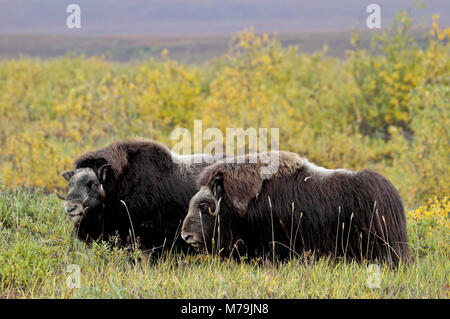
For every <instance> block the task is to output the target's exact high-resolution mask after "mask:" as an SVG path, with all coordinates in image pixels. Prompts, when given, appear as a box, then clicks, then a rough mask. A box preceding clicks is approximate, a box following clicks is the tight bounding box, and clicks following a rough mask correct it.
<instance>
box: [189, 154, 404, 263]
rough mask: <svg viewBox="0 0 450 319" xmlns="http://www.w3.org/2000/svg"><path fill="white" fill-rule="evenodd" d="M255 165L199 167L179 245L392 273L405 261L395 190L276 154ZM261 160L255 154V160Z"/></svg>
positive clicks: (370, 175) (382, 181) (377, 178)
mask: <svg viewBox="0 0 450 319" xmlns="http://www.w3.org/2000/svg"><path fill="white" fill-rule="evenodd" d="M278 156H279V166H278V170H277V171H276V172H275V173H274V174H272V175H262V174H261V168H262V167H263V166H264V164H263V163H262V161H260V160H258V161H256V163H249V161H246V162H245V163H240V164H236V163H226V162H225V161H219V162H217V163H214V164H212V165H210V166H208V167H206V168H205V169H204V170H203V171H202V173H201V174H200V176H199V178H198V179H197V189H198V192H197V193H196V195H195V196H194V197H192V199H191V200H190V203H189V210H188V214H187V216H186V218H185V219H184V221H183V226H182V232H181V236H182V238H183V239H184V240H185V241H186V242H187V243H189V244H191V245H193V246H195V247H201V248H203V249H208V251H216V252H220V253H221V254H222V255H223V256H230V257H231V256H234V257H238V256H241V255H242V254H246V255H247V256H248V257H250V258H252V257H272V255H273V256H276V257H277V259H280V260H283V259H286V258H288V257H289V256H293V255H294V254H295V255H297V254H301V253H303V252H308V253H314V255H315V256H322V255H331V256H334V257H345V258H348V259H353V260H357V261H361V260H370V261H378V262H380V263H384V262H386V263H388V264H391V265H396V264H398V262H399V261H400V260H404V261H406V260H407V259H408V257H409V250H408V238H407V234H406V223H405V214H404V208H403V204H402V201H401V199H400V196H399V194H398V192H397V190H396V189H395V187H394V186H393V185H392V184H391V183H390V182H389V181H388V180H387V179H386V178H385V177H383V176H382V175H380V174H378V173H377V172H375V171H373V170H370V169H363V170H361V171H350V170H346V169H335V170H332V169H325V168H322V167H318V166H316V165H314V164H313V163H311V162H309V161H308V160H306V159H303V158H300V157H299V156H298V155H296V154H294V153H290V152H279V153H278ZM260 157H261V154H260Z"/></svg>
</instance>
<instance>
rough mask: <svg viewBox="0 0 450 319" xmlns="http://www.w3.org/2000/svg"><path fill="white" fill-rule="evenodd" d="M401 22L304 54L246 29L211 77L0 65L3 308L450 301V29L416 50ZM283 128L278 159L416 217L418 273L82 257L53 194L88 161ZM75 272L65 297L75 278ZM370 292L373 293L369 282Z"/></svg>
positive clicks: (86, 250) (73, 61)
mask: <svg viewBox="0 0 450 319" xmlns="http://www.w3.org/2000/svg"><path fill="white" fill-rule="evenodd" d="M411 24H412V22H411V19H410V18H409V17H408V16H407V15H406V14H405V13H401V14H399V15H398V17H397V19H396V20H395V22H394V24H393V26H392V28H391V30H390V31H389V32H381V33H374V35H373V38H372V42H371V46H370V48H369V49H361V48H360V47H359V46H358V43H359V38H358V34H357V33H355V34H354V35H353V37H352V38H351V39H349V40H350V41H351V43H352V47H353V48H352V50H349V51H348V52H347V57H346V58H345V59H336V58H331V57H329V56H327V47H326V46H324V48H323V50H322V51H320V52H316V53H314V54H303V53H302V52H301V51H299V50H298V48H295V47H287V48H286V47H282V46H281V44H280V42H279V41H278V40H277V38H276V37H270V36H268V35H256V34H255V33H254V32H253V31H252V30H244V31H242V32H239V33H238V34H236V36H234V37H233V38H232V40H231V42H230V48H229V52H228V53H227V54H225V55H224V56H221V57H217V58H216V59H214V60H211V61H209V62H207V63H204V64H201V65H193V64H192V65H191V64H179V63H177V62H176V61H174V60H171V59H170V52H167V51H163V52H162V57H161V59H160V60H153V59H152V60H148V61H143V62H140V63H135V64H120V63H112V62H108V61H106V60H105V59H103V58H101V57H91V58H86V57H83V56H78V57H73V56H72V57H70V56H66V57H60V58H54V59H49V60H39V59H33V58H27V57H22V58H19V59H13V60H4V61H1V62H0V114H1V115H0V127H1V130H0V149H1V153H0V297H2V298H12V297H36V298H37V297H58V298H65V297H88V298H89V297H118V298H120V297H131V298H133V297H152V298H158V297H159V298H177V297H184V298H188V297H198V298H204V297H212V298H227V297H228V298H249V297H254V298H272V297H276V298H303V297H329V298H372V297H374V298H391V297H392V298H448V294H449V284H450V283H449V270H450V258H449V252H450V249H449V243H450V238H449V234H450V224H449V211H450V201H449V198H448V195H449V189H450V174H449V163H450V158H449V157H450V156H449V154H450V153H449V150H450V148H449V128H450V123H449V118H448V117H449V114H450V112H449V110H450V105H449V101H450V85H449V82H450V59H449V57H450V44H449V42H448V39H449V36H450V29H449V28H447V29H443V28H441V27H440V26H439V17H438V15H435V16H434V17H433V25H432V28H431V30H429V32H428V34H427V38H426V46H420V45H419V44H417V43H416V42H415V41H414V40H413V38H412V37H411V36H410V35H409V30H410V28H411ZM194 119H201V120H202V121H203V127H205V128H206V127H217V128H219V129H221V130H222V132H225V129H226V128H227V127H243V128H248V127H254V128H259V127H266V128H271V127H278V128H280V149H283V150H289V151H292V152H295V153H298V154H300V155H301V156H304V157H306V158H308V159H309V160H310V161H312V162H314V163H317V164H318V165H320V166H324V167H328V168H342V167H345V168H351V169H355V170H358V169H361V168H372V169H374V170H376V171H378V172H380V173H381V174H383V175H384V176H386V177H387V178H388V179H389V180H390V181H391V182H392V184H393V185H395V187H396V188H397V189H398V190H399V192H400V195H401V197H402V199H403V202H404V204H405V207H406V209H407V229H408V236H409V242H410V250H411V252H412V254H413V255H414V256H415V261H414V262H413V263H411V264H408V265H404V264H401V265H400V266H399V267H398V268H396V269H389V268H387V267H384V266H382V267H381V268H380V273H379V274H380V277H379V278H380V282H379V285H378V287H379V288H370V287H369V285H368V279H370V278H372V277H371V276H370V275H371V274H372V273H370V272H369V273H368V270H370V267H369V264H368V263H362V264H358V263H354V262H350V261H346V260H344V259H338V260H331V259H329V258H320V259H318V260H314V259H311V258H308V256H302V257H295V258H292V259H290V260H288V261H287V262H285V263H282V264H279V265H275V266H271V265H264V263H262V262H261V260H249V261H248V262H244V263H236V262H235V261H233V260H228V259H220V258H217V257H214V256H211V255H207V254H199V255H192V256H184V255H182V254H175V255H173V254H167V255H164V256H162V258H160V259H158V260H157V261H155V262H154V263H153V264H145V263H140V262H130V256H131V257H132V258H136V259H138V258H139V257H141V256H140V254H141V253H140V252H139V251H133V250H132V249H131V248H118V247H112V248H111V246H110V245H108V243H105V242H94V243H92V245H91V246H86V245H85V244H84V243H82V242H81V241H79V240H77V239H76V238H75V237H74V236H72V232H73V231H74V230H73V229H72V227H73V223H72V222H71V221H70V218H69V217H68V216H67V215H65V214H64V212H63V207H62V203H61V202H60V201H59V200H58V199H57V197H56V196H55V195H54V194H53V191H54V190H58V191H64V190H65V187H66V182H65V181H64V179H63V178H61V176H60V175H59V173H60V172H62V171H65V170H68V169H72V168H73V166H72V165H73V160H74V159H75V158H76V157H77V156H78V155H80V154H82V153H83V152H85V151H87V150H91V149H95V148H98V147H102V146H105V145H107V144H108V143H109V142H112V141H117V140H121V139H125V138H130V137H145V138H150V139H154V140H157V141H158V142H161V143H164V144H166V145H168V146H169V147H170V146H172V145H174V144H175V143H176V142H177V141H173V140H171V139H170V133H171V132H172V130H173V129H175V128H176V127H185V128H191V127H192V126H193V121H194ZM71 264H76V265H78V266H79V267H80V284H81V286H80V288H70V287H68V285H67V282H66V280H67V278H68V276H69V275H70V273H69V272H68V271H67V269H68V266H69V265H71ZM372 279H373V278H372Z"/></svg>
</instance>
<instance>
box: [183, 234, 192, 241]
mask: <svg viewBox="0 0 450 319" xmlns="http://www.w3.org/2000/svg"><path fill="white" fill-rule="evenodd" d="M181 238H183V240H184V241H185V242H188V240H189V239H191V238H192V235H191V234H186V233H181Z"/></svg>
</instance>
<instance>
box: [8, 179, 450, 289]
mask: <svg viewBox="0 0 450 319" xmlns="http://www.w3.org/2000/svg"><path fill="white" fill-rule="evenodd" d="M435 226H436V225H435ZM408 228H409V236H410V241H411V249H412V251H413V252H414V254H415V255H416V261H415V262H414V263H411V264H409V265H402V266H400V267H399V268H398V269H396V270H390V269H387V268H383V267H382V268H381V269H380V276H379V278H380V282H379V288H370V287H369V283H370V282H373V283H376V280H374V278H376V277H374V274H373V273H372V272H370V268H369V267H368V266H369V265H366V264H363V265H360V264H355V263H350V262H345V261H340V262H337V263H336V262H333V261H331V260H328V259H320V260H318V261H314V262H312V261H308V260H302V259H293V260H291V261H290V262H287V263H283V264H281V265H278V266H276V267H271V266H265V267H264V266H261V265H258V264H257V263H256V262H255V263H253V262H248V263H241V264H238V263H235V262H233V261H228V260H220V259H218V258H215V257H211V256H207V255H194V256H189V257H185V256H181V255H175V256H173V255H172V256H165V257H164V258H162V259H160V260H158V261H157V262H155V263H154V264H145V263H137V264H134V263H132V262H129V257H127V253H126V251H124V250H120V249H109V248H108V247H106V245H105V244H101V243H100V244H94V245H93V246H92V247H89V248H88V247H86V246H85V245H84V244H82V243H81V242H79V241H78V240H76V239H74V238H73V236H71V232H72V223H71V222H70V220H69V218H68V217H67V216H65V215H64V213H63V211H62V203H61V202H60V201H59V200H58V199H57V198H56V196H55V195H46V194H45V193H44V192H42V191H40V190H34V191H31V190H26V189H21V188H16V189H14V190H7V189H6V188H5V187H1V186H0V298H22V297H26V298H30V297H31V298H74V297H75V298H448V297H449V270H450V259H449V246H448V242H449V240H448V239H449V229H448V228H447V227H441V228H439V227H434V226H432V225H431V226H430V225H425V226H424V225H418V224H417V223H415V222H413V221H410V223H409V225H408ZM72 264H76V265H78V266H79V267H80V268H79V269H80V288H70V287H69V286H68V282H69V283H73V282H74V281H73V280H72V279H73V278H74V277H73V275H74V274H75V272H72V271H70V269H68V266H69V265H72Z"/></svg>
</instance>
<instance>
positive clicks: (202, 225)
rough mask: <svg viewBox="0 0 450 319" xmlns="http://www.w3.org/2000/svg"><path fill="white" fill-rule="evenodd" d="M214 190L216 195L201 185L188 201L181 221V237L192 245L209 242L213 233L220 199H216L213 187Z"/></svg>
mask: <svg viewBox="0 0 450 319" xmlns="http://www.w3.org/2000/svg"><path fill="white" fill-rule="evenodd" d="M219 191H220V190H219ZM214 192H215V194H216V195H214V194H213V191H211V189H210V188H209V187H208V186H202V187H201V188H200V190H199V191H198V192H197V194H195V196H194V197H192V199H191V201H190V202H189V211H188V214H187V215H186V218H185V219H184V221H183V226H182V228H181V237H182V238H183V239H184V240H185V241H186V242H187V243H188V244H190V245H192V246H194V247H197V248H199V247H203V246H204V245H205V243H210V242H211V239H212V236H213V234H214V228H215V225H216V222H217V216H218V215H219V212H220V202H221V200H222V198H219V199H217V195H218V190H217V189H215V190H214Z"/></svg>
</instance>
